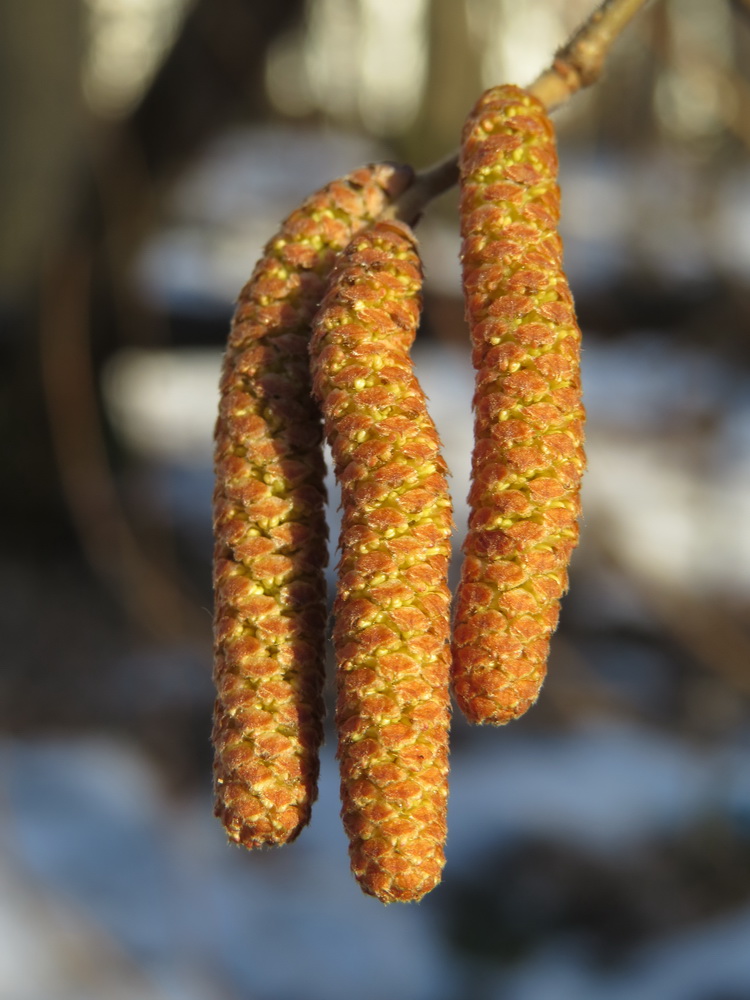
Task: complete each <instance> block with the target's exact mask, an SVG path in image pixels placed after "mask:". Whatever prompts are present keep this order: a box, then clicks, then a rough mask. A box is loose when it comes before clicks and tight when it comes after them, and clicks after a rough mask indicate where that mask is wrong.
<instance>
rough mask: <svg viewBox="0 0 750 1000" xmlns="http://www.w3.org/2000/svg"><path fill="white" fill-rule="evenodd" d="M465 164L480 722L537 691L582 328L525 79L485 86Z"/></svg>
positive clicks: (577, 399) (467, 565)
mask: <svg viewBox="0 0 750 1000" xmlns="http://www.w3.org/2000/svg"><path fill="white" fill-rule="evenodd" d="M460 165H461V227H462V236H463V250H462V259H463V282H464V291H465V296H466V312H467V318H468V321H469V326H470V329H471V338H472V345H473V362H474V366H475V369H476V392H475V397H474V410H475V447H474V453H473V457H472V486H471V492H470V495H469V503H470V508H471V514H470V519H469V532H468V537H467V539H466V543H465V546H464V553H465V557H464V563H463V569H462V576H461V583H460V588H459V592H458V599H457V608H456V616H455V628H454V639H453V651H454V668H453V685H454V691H455V695H456V700H457V701H458V704H459V706H460V707H461V709H462V710H463V712H464V713H465V714H466V716H467V717H468V718H469V719H470V720H471V721H472V722H478V723H485V722H488V723H495V724H501V723H504V722H507V721H509V720H510V719H513V718H516V717H517V716H519V715H521V714H522V713H523V712H525V711H526V709H527V708H528V707H529V706H530V705H531V704H532V703H533V702H534V701H535V700H536V697H537V695H538V693H539V689H540V687H541V684H542V681H543V679H544V676H545V672H546V662H547V655H548V651H549V642H550V637H551V635H552V632H553V631H554V629H555V627H556V625H557V620H558V615H559V601H560V597H561V596H562V594H563V593H564V592H565V590H566V589H567V580H568V578H567V565H568V562H569V559H570V555H571V553H572V551H573V548H574V547H575V545H576V543H577V540H578V525H577V518H578V515H579V512H580V503H579V490H580V482H581V476H582V473H583V468H584V464H585V459H584V453H583V419H584V411H583V406H582V404H581V383H580V374H579V355H580V339H581V334H580V330H579V327H578V324H577V322H576V318H575V314H574V310H573V300H572V297H571V294H570V289H569V287H568V282H567V280H566V277H565V273H564V271H563V265H562V245H561V242H560V237H559V235H558V233H557V228H556V227H557V222H558V219H559V214H560V196H559V189H558V187H557V182H556V178H557V153H556V148H555V136H554V130H553V126H552V123H551V122H550V120H549V118H548V116H547V114H546V112H545V110H544V108H543V106H542V105H541V104H540V102H539V101H537V100H536V99H535V98H534V97H532V96H530V95H529V94H526V93H525V92H524V91H522V90H519V88H518V87H514V86H503V87H496V88H493V89H492V90H489V91H487V93H485V94H484V95H483V97H482V98H481V99H480V100H479V102H478V103H477V105H476V107H475V108H474V110H473V111H472V114H471V116H470V117H469V119H468V121H467V123H466V126H465V129H464V133H463V139H462V149H461V164H460Z"/></svg>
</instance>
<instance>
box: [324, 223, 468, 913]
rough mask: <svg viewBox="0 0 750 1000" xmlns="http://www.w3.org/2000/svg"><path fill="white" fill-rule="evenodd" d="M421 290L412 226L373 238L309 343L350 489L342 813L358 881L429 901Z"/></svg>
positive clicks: (342, 625) (441, 618)
mask: <svg viewBox="0 0 750 1000" xmlns="http://www.w3.org/2000/svg"><path fill="white" fill-rule="evenodd" d="M421 278H422V276H421V268H420V262H419V257H418V256H417V252H416V245H415V241H414V237H413V235H412V234H411V231H410V230H409V229H408V227H406V226H404V225H401V224H399V223H378V224H376V225H375V226H373V227H371V228H370V229H368V230H366V231H364V232H363V233H361V234H360V235H359V236H357V237H355V239H354V240H353V241H352V243H351V244H350V246H349V248H348V249H347V251H346V252H345V253H344V254H343V255H342V257H341V258H340V260H339V262H338V264H337V266H336V270H335V272H334V275H333V277H332V280H331V285H330V287H329V290H328V292H327V293H326V296H325V299H324V300H323V303H322V305H321V309H320V312H319V313H318V316H317V318H316V321H315V324H314V334H313V340H312V344H311V351H312V368H313V387H314V392H315V394H316V396H317V398H318V399H319V400H320V403H321V408H322V410H323V415H324V419H325V432H326V437H327V438H328V440H329V442H330V444H331V448H332V451H333V456H334V461H335V466H336V476H337V478H338V481H339V483H340V484H341V492H342V501H341V504H342V509H343V523H342V528H341V540H340V547H341V552H342V555H341V561H340V563H339V586H338V595H337V598H336V603H335V606H334V615H335V627H334V633H333V640H334V646H335V649H336V656H337V661H338V667H337V686H338V700H337V708H336V722H337V726H338V734H339V746H338V756H339V761H340V767H341V792H342V802H343V807H342V817H343V821H344V826H345V828H346V831H347V834H348V836H349V841H350V852H349V853H350V858H351V865H352V871H353V872H354V874H355V876H356V878H357V879H358V881H359V883H360V885H361V886H362V888H363V889H364V891H365V892H367V893H369V894H371V895H374V896H377V897H378V898H380V899H381V900H383V901H384V902H392V901H394V900H401V901H409V900H416V899H419V898H421V897H422V896H423V895H424V894H425V893H426V892H428V891H429V890H430V889H432V888H433V887H434V886H435V885H436V884H437V883H438V882H439V881H440V876H441V872H442V868H443V864H444V860H445V859H444V854H443V844H444V841H445V835H446V804H447V794H448V787H447V777H448V725H449V711H450V707H449V694H448V685H449V646H448V641H449V603H450V593H449V590H448V586H447V570H448V558H449V555H450V540H449V535H450V530H451V505H450V497H449V494H448V489H447V483H446V479H445V472H446V468H445V464H444V462H443V459H442V458H441V456H440V452H439V441H438V436H437V432H436V430H435V427H434V424H433V423H432V420H431V419H430V417H429V415H428V413H427V409H426V405H425V397H424V394H423V392H422V390H421V388H420V386H419V383H418V382H417V380H416V378H415V376H414V372H413V368H412V364H411V360H410V358H409V348H410V346H411V344H412V342H413V340H414V336H415V334H416V330H417V324H418V321H419V312H420V304H421V283H422V282H421Z"/></svg>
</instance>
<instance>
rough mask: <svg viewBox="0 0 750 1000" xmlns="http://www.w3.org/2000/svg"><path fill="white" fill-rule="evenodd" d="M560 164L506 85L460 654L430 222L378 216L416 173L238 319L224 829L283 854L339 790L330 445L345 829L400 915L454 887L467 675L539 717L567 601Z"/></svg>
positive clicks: (481, 291) (476, 154) (480, 150)
mask: <svg viewBox="0 0 750 1000" xmlns="http://www.w3.org/2000/svg"><path fill="white" fill-rule="evenodd" d="M556 164H557V158H556V152H555V144H554V134H553V132H552V126H551V124H550V122H549V120H548V118H547V116H546V114H545V113H544V110H543V109H542V107H541V105H539V103H538V102H536V101H535V100H534V99H533V98H531V97H529V96H528V95H527V94H525V93H524V92H523V91H520V90H518V88H515V87H500V88H495V89H493V90H491V91H488V92H487V93H486V94H485V95H484V96H483V98H482V99H481V100H480V101H479V103H478V104H477V106H476V107H475V109H474V111H473V112H472V115H471V116H470V118H469V120H468V122H467V125H466V128H465V131H464V136H463V143H462V158H461V190H462V194H461V224H462V235H463V240H464V242H463V269H464V270H463V275H464V290H465V295H466V304H467V316H468V319H469V324H470V329H471V335H472V343H473V361H474V365H475V368H476V372H477V381H476V393H475V398H474V409H475V448H474V454H473V459H472V488H471V494H470V498H469V499H470V506H471V518H470V524H469V532H468V536H467V540H466V543H465V546H464V553H465V556H464V565H463V570H462V578H461V584H460V587H459V593H458V598H457V607H456V613H455V622H454V629H453V644H452V646H453V648H452V655H451V647H450V593H449V590H448V586H447V568H448V561H449V557H450V530H451V504H450V498H449V494H448V488H447V483H446V472H447V470H446V467H445V464H444V462H443V459H442V457H441V455H440V452H439V441H438V437H437V433H436V431H435V427H434V425H433V423H432V421H431V419H430V417H429V414H428V413H427V409H426V404H425V398H424V394H423V393H422V391H421V389H420V387H419V384H418V382H417V381H416V378H415V376H414V373H413V370H412V366H411V361H410V358H409V348H410V346H411V344H412V342H413V339H414V336H415V334H416V329H417V325H418V321H419V312H420V301H421V267H420V263H419V258H418V255H417V250H416V244H415V241H414V238H413V236H412V234H411V232H410V230H409V229H408V228H407V227H406V226H405V225H403V224H401V223H396V222H385V221H380V222H378V221H377V220H378V217H379V216H380V215H381V214H382V213H383V211H384V210H385V209H386V208H387V206H388V205H389V204H390V203H391V202H392V201H393V200H394V199H395V198H396V197H398V195H399V194H400V193H401V192H402V191H403V190H404V189H405V188H406V187H408V185H409V184H410V182H411V171H410V170H409V169H408V168H400V167H393V166H390V165H376V166H371V167H368V168H363V169H362V170H360V171H357V172H355V173H354V174H351V175H349V176H348V177H346V178H344V179H342V180H340V181H335V182H333V183H332V184H330V185H328V186H327V187H326V188H324V189H323V190H322V191H320V192H318V193H317V194H315V195H313V196H312V197H311V198H309V199H308V200H307V201H306V202H305V203H304V204H303V205H302V206H301V207H300V208H299V209H298V210H297V211H296V212H294V213H293V214H292V215H291V216H290V217H289V218H288V219H287V220H286V221H285V223H284V224H283V226H282V229H281V230H280V232H279V234H278V235H277V236H276V237H275V238H274V239H272V240H271V241H270V242H269V244H268V245H267V247H266V250H265V253H264V256H263V257H262V259H261V261H260V262H259V263H258V265H257V266H256V269H255V271H254V273H253V276H252V278H251V279H250V281H249V282H248V284H247V285H246V287H245V288H244V289H243V291H242V293H241V296H240V300H239V304H238V307H237V311H236V313H235V317H234V321H233V324H232V329H231V333H230V338H229V344H228V350H227V354H226V357H225V362H224V369H223V376H222V384H221V404H220V414H219V421H218V425H217V435H216V441H217V444H216V473H217V487H216V493H215V504H214V523H215V536H216V554H215V589H216V620H215V641H216V667H215V679H216V684H217V703H216V715H215V727H214V743H215V747H216V768H215V771H216V789H217V813H218V815H220V817H221V819H222V821H223V822H224V825H225V827H226V829H227V831H228V833H229V836H230V838H231V839H232V840H235V841H237V842H239V843H242V844H244V845H246V846H248V847H255V846H260V845H264V844H279V843H284V842H286V841H289V840H291V839H293V838H294V837H295V836H296V835H297V833H299V831H300V829H301V828H302V827H303V826H304V825H305V824H306V823H307V821H308V819H309V814H310V808H311V804H312V802H313V800H314V798H315V794H316V792H315V789H316V781H317V772H318V748H319V745H320V742H321V738H322V716H323V709H322V685H323V676H324V659H325V642H324V636H325V622H326V606H325V584H324V575H323V570H324V566H325V563H326V525H325V516H324V501H325V494H324V487H323V476H324V468H323V459H322V453H321V447H320V444H321V432H322V427H323V428H324V430H325V436H326V438H327V439H328V442H329V444H330V446H331V450H332V454H333V458H334V463H335V470H336V476H337V479H338V481H339V483H340V486H341V491H342V509H343V523H342V529H341V537H340V540H339V544H340V550H341V560H340V563H339V567H338V571H339V584H338V592H337V597H336V602H335V605H334V617H335V626H334V633H333V639H334V647H335V651H336V657H337V664H338V665H337V688H338V697H337V708H336V723H337V729H338V739H339V746H338V756H339V761H340V768H341V787H342V802H343V808H342V816H343V820H344V825H345V827H346V830H347V833H348V835H349V839H350V845H351V846H350V857H351V864H352V870H353V872H354V874H355V876H356V877H357V879H358V880H359V882H360V884H361V886H362V888H363V889H364V890H365V891H366V892H368V893H370V894H373V895H375V896H378V897H379V898H380V899H382V900H383V901H385V902H390V901H393V900H414V899H419V898H421V896H423V895H424V893H425V892H427V891H429V890H430V889H431V888H433V887H434V886H435V885H436V884H437V882H438V881H439V880H440V877H441V872H442V868H443V864H444V853H443V846H444V842H445V835H446V804H447V775H448V726H449V715H450V705H449V684H450V681H451V675H452V683H453V689H454V693H455V696H456V699H457V701H458V703H459V705H460V707H461V708H462V710H463V711H464V712H465V714H466V715H467V716H468V718H469V719H471V720H472V721H475V722H493V723H502V722H505V721H508V720H509V719H511V718H514V717H516V716H517V715H519V714H521V713H522V712H523V711H525V709H526V708H527V707H528V706H529V705H530V704H531V703H532V702H533V701H534V699H535V698H536V695H537V693H538V691H539V687H540V685H541V682H542V679H543V676H544V672H545V663H546V657H547V651H548V646H549V639H550V636H551V633H552V631H553V630H554V627H555V625H556V622H557V615H558V611H559V603H558V602H559V598H560V596H561V595H562V593H563V592H564V590H565V588H566V585H567V575H566V574H567V570H566V567H567V562H568V559H569V556H570V553H571V551H572V548H573V546H574V545H575V542H576V539H577V524H576V519H577V516H578V512H579V504H578V488H579V483H580V476H581V472H582V469H583V452H582V419H583V412H582V408H581V403H580V381H579V374H578V359H579V348H580V333H579V330H578V327H577V324H576V321H575V317H574V314H573V306H572V300H571V297H570V293H569V290H568V285H567V281H566V279H565V276H564V273H563V270H562V250H561V245H560V240H559V237H558V235H557V231H556V223H557V219H558V216H559V192H558V188H557V185H556V179H555V178H556ZM321 415H322V425H321Z"/></svg>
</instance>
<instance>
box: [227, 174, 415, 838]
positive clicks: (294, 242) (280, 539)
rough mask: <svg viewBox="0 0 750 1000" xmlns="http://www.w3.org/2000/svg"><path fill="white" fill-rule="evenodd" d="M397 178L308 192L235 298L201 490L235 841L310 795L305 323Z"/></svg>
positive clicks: (319, 463)
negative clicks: (211, 535) (210, 519)
mask: <svg viewBox="0 0 750 1000" xmlns="http://www.w3.org/2000/svg"><path fill="white" fill-rule="evenodd" d="M410 181H411V171H410V170H409V169H408V168H405V167H404V168H401V167H394V166H391V165H387V164H378V165H374V166H370V167H365V168H362V169H360V170H357V171H355V172H354V173H352V174H349V175H348V176H347V177H344V178H343V179H341V180H337V181H334V182H333V183H331V184H329V185H328V186H327V187H325V188H323V189H322V190H321V191H318V192H317V193H316V194H314V195H312V196H311V197H310V198H308V199H307V201H305V202H304V203H303V205H302V206H301V207H300V208H299V209H297V210H296V211H295V212H293V213H292V214H291V215H290V216H289V218H287V219H286V221H285V222H284V223H283V225H282V227H281V229H280V231H279V232H278V234H277V235H276V236H275V237H274V238H273V239H272V240H271V241H270V242H269V243H268V244H267V246H266V248H265V251H264V254H263V257H262V258H261V260H260V261H259V263H258V264H257V266H256V268H255V271H254V273H253V276H252V278H251V279H250V281H249V282H248V284H247V285H246V286H245V287H244V288H243V290H242V292H241V293H240V297H239V302H238V304H237V309H236V312H235V315H234V320H233V322H232V328H231V332H230V335H229V342H228V348H227V352H226V356H225V358H224V367H223V373H222V377H221V387H220V388H221V402H220V407H219V419H218V423H217V426H216V449H215V469H216V489H215V493H214V531H215V539H216V547H215V558H214V587H215V625H214V641H215V669H214V678H215V682H216V688H217V698H216V708H215V715H214V731H213V740H214V746H215V766H214V773H215V790H216V809H215V811H216V814H217V816H219V817H220V818H221V820H222V821H223V823H224V826H225V827H226V830H227V833H228V835H229V838H230V839H231V840H234V841H236V842H237V843H241V844H244V845H245V846H246V847H258V846H260V845H264V844H281V843H285V842H286V841H289V840H292V839H293V838H294V837H296V836H297V834H298V833H299V831H300V829H301V828H302V827H303V826H304V825H305V824H306V823H307V822H308V820H309V817H310V808H311V805H312V802H313V801H314V799H315V797H316V783H317V775H318V748H319V745H320V742H321V738H322V716H323V704H322V699H321V687H322V681H323V664H324V637H325V619H326V612H325V582H324V576H323V570H324V567H325V564H326V561H327V549H326V526H325V515H324V502H325V492H324V488H323V475H324V467H323V458H322V450H321V449H322V445H321V420H320V412H319V410H318V407H317V405H316V404H315V403H314V401H313V400H312V398H311V395H310V371H309V361H308V342H309V336H310V323H311V320H312V318H313V316H314V313H315V310H316V308H317V306H318V304H319V302H320V299H321V297H322V294H323V291H324V288H325V283H326V280H327V278H328V276H329V274H330V271H331V268H332V266H333V262H334V260H335V258H336V256H337V254H338V253H339V252H340V251H341V250H342V249H343V248H344V247H345V246H346V245H347V244H348V243H349V241H350V239H351V237H352V236H353V235H354V233H356V232H357V231H358V230H360V229H361V228H362V227H363V226H365V225H367V224H368V223H370V222H371V221H372V220H373V219H374V218H376V217H377V216H378V215H379V213H380V212H382V211H383V209H384V208H385V207H386V205H387V204H388V203H389V201H390V199H391V198H392V197H394V196H395V195H397V194H398V193H400V192H401V191H402V190H403V189H404V188H405V187H407V186H408V184H409V183H410Z"/></svg>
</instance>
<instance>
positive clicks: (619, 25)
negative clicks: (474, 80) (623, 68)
mask: <svg viewBox="0 0 750 1000" xmlns="http://www.w3.org/2000/svg"><path fill="white" fill-rule="evenodd" d="M647 2H648V0H603V3H601V4H600V5H599V7H597V9H596V10H595V11H594V12H593V13H592V14H591V15H590V17H589V18H588V19H587V20H586V21H585V22H584V24H582V25H581V27H580V28H579V29H578V31H576V33H575V34H574V35H573V37H572V38H571V39H570V41H569V42H568V43H567V44H566V45H564V46H563V47H562V48H561V49H559V50H558V51H557V53H556V54H555V58H554V59H553V60H552V65H551V66H550V68H549V69H547V70H545V71H544V72H543V73H541V74H540V75H539V76H538V77H537V78H536V80H535V81H534V82H533V83H532V84H531V86H530V87H529V88H528V89H529V91H530V93H532V94H533V95H534V96H535V97H538V98H539V100H540V101H541V102H542V104H543V105H544V106H545V108H546V109H547V110H548V111H552V110H553V109H554V108H558V107H559V106H560V105H561V104H564V103H565V102H566V101H567V100H568V99H569V98H570V97H572V96H573V94H575V93H576V92H577V91H578V90H581V89H582V88H583V87H589V86H591V84H592V83H595V82H596V81H597V80H598V79H599V77H600V76H601V72H602V69H603V67H604V62H605V60H606V58H607V55H608V54H609V50H610V49H611V48H612V45H613V44H614V42H615V39H616V38H617V37H618V36H619V35H620V33H621V32H622V30H623V29H624V28H625V27H626V26H627V25H628V24H629V23H630V21H631V20H632V18H633V17H635V15H636V14H637V13H638V11H639V10H640V9H641V7H643V6H645V4H646V3H647Z"/></svg>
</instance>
